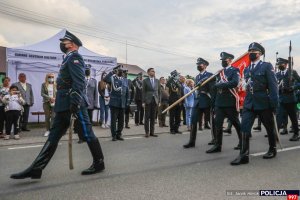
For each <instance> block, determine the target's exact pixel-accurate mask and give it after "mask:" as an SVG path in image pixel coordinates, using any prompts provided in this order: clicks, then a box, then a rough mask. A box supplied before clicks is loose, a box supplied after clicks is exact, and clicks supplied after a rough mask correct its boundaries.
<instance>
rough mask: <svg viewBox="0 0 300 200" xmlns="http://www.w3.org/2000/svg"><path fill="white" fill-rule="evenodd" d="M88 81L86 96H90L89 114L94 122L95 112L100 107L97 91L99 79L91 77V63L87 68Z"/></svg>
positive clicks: (86, 78) (86, 77)
mask: <svg viewBox="0 0 300 200" xmlns="http://www.w3.org/2000/svg"><path fill="white" fill-rule="evenodd" d="M85 81H86V85H85V87H86V96H87V98H88V104H89V106H88V115H89V118H90V121H91V123H92V124H93V112H94V109H95V108H98V93H97V80H96V79H94V78H92V77H91V65H87V66H86V69H85Z"/></svg>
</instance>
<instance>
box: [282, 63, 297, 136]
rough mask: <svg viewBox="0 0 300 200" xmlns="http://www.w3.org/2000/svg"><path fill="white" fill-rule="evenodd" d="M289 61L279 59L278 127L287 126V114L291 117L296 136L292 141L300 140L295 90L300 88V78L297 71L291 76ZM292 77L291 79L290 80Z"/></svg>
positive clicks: (293, 71) (292, 72)
mask: <svg viewBox="0 0 300 200" xmlns="http://www.w3.org/2000/svg"><path fill="white" fill-rule="evenodd" d="M288 63H289V61H288V60H286V59H283V58H278V59H277V65H278V69H279V71H278V72H277V73H276V76H277V80H278V87H279V110H278V114H277V125H278V128H280V127H281V126H282V125H285V123H286V122H285V121H286V114H287V115H288V116H289V117H290V120H291V122H292V127H293V131H294V135H293V136H292V137H291V138H290V141H298V140H299V128H298V119H297V108H296V106H297V99H296V95H295V90H297V89H299V88H300V77H299V75H298V73H297V72H296V71H295V70H292V71H291V74H289V73H290V72H289V70H288ZM290 76H291V78H290Z"/></svg>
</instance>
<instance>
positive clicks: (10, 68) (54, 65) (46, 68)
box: [6, 29, 117, 122]
mask: <svg viewBox="0 0 300 200" xmlns="http://www.w3.org/2000/svg"><path fill="white" fill-rule="evenodd" d="M65 32H66V30H65V29H63V30H61V31H60V32H59V33H57V34H56V35H54V36H53V37H51V38H49V39H47V40H44V41H41V42H39V43H36V44H33V45H29V46H23V47H19V48H7V50H6V51H7V52H6V55H7V76H8V77H10V78H11V83H15V82H17V81H18V75H19V74H20V73H25V74H26V77H27V82H28V83H30V84H31V85H32V87H33V94H34V102H35V103H34V105H33V106H32V107H31V109H30V115H29V121H30V122H36V121H37V120H38V118H37V116H33V115H31V112H39V111H40V112H42V111H43V103H42V97H41V85H42V83H43V82H44V81H45V76H46V74H47V73H50V72H52V73H55V74H56V75H57V73H58V71H59V67H60V64H61V63H62V60H63V53H62V52H61V51H60V48H59V43H60V41H59V39H60V38H62V37H63V36H64V35H65ZM79 53H80V54H81V55H82V56H83V59H84V61H85V63H86V64H90V65H91V66H92V69H91V76H92V77H94V78H95V79H97V80H98V81H99V80H100V78H101V74H102V73H103V72H104V71H105V72H108V71H110V70H111V69H112V68H114V67H115V66H116V65H117V58H114V57H107V56H103V55H100V54H97V53H94V52H92V51H90V50H88V49H86V48H85V47H80V48H79ZM43 119H44V118H43V116H42V117H41V120H43Z"/></svg>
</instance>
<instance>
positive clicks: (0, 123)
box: [0, 106, 5, 134]
mask: <svg viewBox="0 0 300 200" xmlns="http://www.w3.org/2000/svg"><path fill="white" fill-rule="evenodd" d="M4 108H5V106H0V134H1V133H3V128H4V121H5V111H4Z"/></svg>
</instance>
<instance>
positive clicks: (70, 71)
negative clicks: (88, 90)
mask: <svg viewBox="0 0 300 200" xmlns="http://www.w3.org/2000/svg"><path fill="white" fill-rule="evenodd" d="M60 41H61V43H60V49H61V51H62V52H63V53H65V56H64V60H63V63H62V64H61V67H60V70H59V74H58V77H57V81H56V82H57V95H56V99H55V101H56V102H55V107H54V111H55V112H56V116H55V118H54V121H53V125H52V128H51V129H50V134H49V137H48V139H47V141H46V143H45V144H44V147H43V148H42V150H41V152H40V153H39V155H38V156H37V157H36V159H35V160H34V161H33V163H32V164H31V165H30V167H28V168H27V169H26V170H24V171H22V172H20V173H17V174H12V175H11V176H10V177H11V178H12V179H24V178H32V179H40V178H41V176H42V171H43V169H45V167H46V166H47V164H48V163H49V161H50V160H51V158H52V156H53V155H54V153H55V151H56V148H57V145H58V142H59V140H60V139H61V137H62V136H63V135H64V134H65V133H66V131H67V129H68V127H69V126H70V118H71V115H75V116H76V117H77V118H78V120H79V122H80V125H81V126H82V127H81V128H82V130H83V136H84V137H85V139H86V141H87V144H88V147H89V149H90V152H91V154H92V156H93V163H92V165H91V166H90V167H89V168H88V169H86V170H84V171H82V172H81V174H82V175H88V174H95V173H98V172H101V171H103V170H104V168H105V167H104V157H103V153H102V150H101V146H100V143H99V140H98V139H97V137H96V136H95V135H94V132H93V129H92V124H91V122H90V120H89V116H88V112H87V105H88V104H87V97H86V95H85V92H84V89H85V75H84V66H85V64H84V61H83V58H82V56H81V55H80V54H79V53H78V49H79V47H80V46H82V43H81V41H80V40H79V39H78V38H77V37H76V36H75V35H73V34H72V33H70V32H69V31H66V33H65V36H64V37H63V38H61V39H60Z"/></svg>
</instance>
